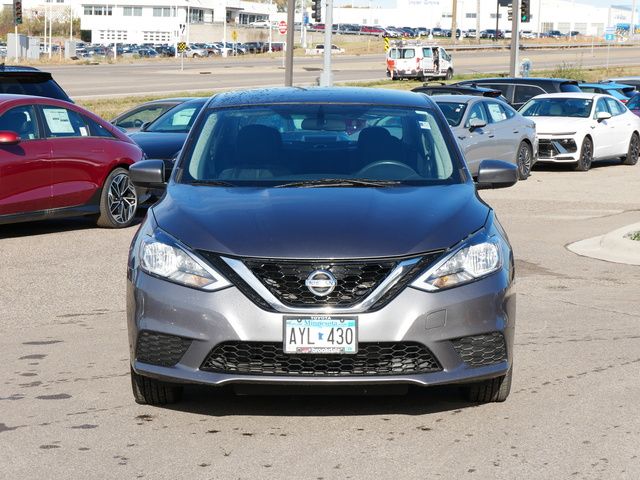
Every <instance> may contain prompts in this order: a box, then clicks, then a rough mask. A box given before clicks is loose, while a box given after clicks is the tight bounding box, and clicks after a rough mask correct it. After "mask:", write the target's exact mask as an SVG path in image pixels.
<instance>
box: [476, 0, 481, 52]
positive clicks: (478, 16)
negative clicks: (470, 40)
mask: <svg viewBox="0 0 640 480" xmlns="http://www.w3.org/2000/svg"><path fill="white" fill-rule="evenodd" d="M476 41H477V42H478V43H480V0H478V6H477V7H476Z"/></svg>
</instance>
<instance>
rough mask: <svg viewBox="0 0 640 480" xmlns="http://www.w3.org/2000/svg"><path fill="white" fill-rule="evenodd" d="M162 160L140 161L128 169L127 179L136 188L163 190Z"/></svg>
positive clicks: (164, 183) (164, 182) (163, 165)
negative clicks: (129, 179) (128, 178)
mask: <svg viewBox="0 0 640 480" xmlns="http://www.w3.org/2000/svg"><path fill="white" fill-rule="evenodd" d="M164 169H165V164H164V160H142V161H140V162H136V163H134V164H133V165H131V166H130V167H129V177H130V178H131V181H132V182H133V184H134V185H135V186H136V187H141V188H165V187H166V186H167V184H166V181H165V174H164Z"/></svg>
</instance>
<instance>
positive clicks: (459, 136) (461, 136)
mask: <svg viewBox="0 0 640 480" xmlns="http://www.w3.org/2000/svg"><path fill="white" fill-rule="evenodd" d="M458 138H459V139H460V140H464V139H465V138H467V137H466V136H464V135H458Z"/></svg>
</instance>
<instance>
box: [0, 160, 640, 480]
mask: <svg viewBox="0 0 640 480" xmlns="http://www.w3.org/2000/svg"><path fill="white" fill-rule="evenodd" d="M638 192H640V166H634V167H627V166H621V165H614V164H612V163H610V162H609V163H600V164H595V165H594V167H593V168H592V170H591V171H589V172H586V173H578V172H573V171H570V170H568V169H563V168H551V167H550V168H545V169H538V170H536V171H534V172H533V175H532V176H531V177H530V178H529V179H528V180H527V181H525V182H519V183H518V184H517V185H516V186H515V187H513V188H510V189H504V190H497V191H483V192H481V196H482V197H483V198H484V199H485V200H486V201H488V202H489V203H490V204H491V205H493V206H494V208H495V209H496V211H497V212H498V215H499V218H500V219H501V221H502V223H503V225H504V226H505V228H506V230H507V232H508V233H509V236H510V239H511V242H512V243H513V246H514V250H515V254H516V259H517V278H518V280H517V282H518V285H517V289H518V318H517V328H516V346H515V348H516V350H515V376H514V385H513V388H512V393H511V396H510V398H509V399H508V400H507V402H506V403H503V404H487V405H482V406H475V405H472V404H468V403H465V402H463V401H461V400H459V397H458V396H457V391H456V389H455V388H438V389H431V390H424V391H412V392H411V393H410V394H409V395H408V396H397V397H396V396H378V397H354V396H351V397H338V396H317V397H286V396H285V397H283V396H276V397H235V396H233V395H231V394H230V393H229V392H226V391H216V390H211V389H205V388H191V389H188V390H187V392H186V399H185V401H184V402H182V403H180V404H178V405H176V406H174V407H172V408H164V409H163V408H154V407H148V406H139V405H136V404H135V403H134V401H133V398H132V396H131V391H130V384H129V365H128V363H129V358H128V345H127V332H126V323H125V295H124V291H125V265H126V256H127V249H128V246H129V242H130V240H131V237H132V236H133V234H134V232H135V229H136V228H135V227H131V228H128V229H125V230H115V231H114V230H104V229H98V228H95V227H94V226H93V223H92V222H91V221H90V220H84V219H77V220H76V219H74V220H62V221H50V222H43V223H31V224H19V225H4V226H0V265H1V275H0V317H1V318H2V322H1V323H0V364H1V365H2V372H3V374H2V383H1V385H0V465H2V467H1V468H2V470H1V471H2V473H1V474H0V477H3V478H34V479H40V478H42V479H44V478H69V479H75V478H78V479H80V478H82V479H86V478H119V479H123V478H152V479H165V478H166V479H175V478H184V477H187V476H188V477H189V478H194V479H196V478H203V479H205V478H206V479H210V478H215V479H235V478H238V479H255V478H309V479H334V478H335V479H346V478H353V479H358V478H371V477H374V476H375V477H376V478H380V479H385V478H395V479H397V478H411V479H413V478H416V479H436V478H443V479H444V478H470V479H473V478H478V479H488V478H494V479H514V478H518V479H529V478H531V479H541V478H550V479H560V478H579V479H637V478H640V451H639V450H638V445H639V444H640V416H639V415H638V400H637V399H638V398H639V397H640V384H639V382H638V379H639V378H640V375H639V374H640V327H639V322H640V309H639V308H638V305H639V303H640V293H639V291H638V285H640V269H639V268H638V267H633V266H628V265H621V264H613V263H607V262H603V261H599V260H594V259H590V258H585V257H579V256H577V255H575V254H573V253H571V252H569V251H568V250H567V249H566V248H565V245H566V244H568V243H571V242H574V241H577V240H581V239H584V238H587V237H592V236H595V235H600V234H603V233H606V232H608V231H611V230H614V229H616V228H619V227H622V226H624V225H627V224H631V223H636V222H638V215H639V211H640V204H639V201H638Z"/></svg>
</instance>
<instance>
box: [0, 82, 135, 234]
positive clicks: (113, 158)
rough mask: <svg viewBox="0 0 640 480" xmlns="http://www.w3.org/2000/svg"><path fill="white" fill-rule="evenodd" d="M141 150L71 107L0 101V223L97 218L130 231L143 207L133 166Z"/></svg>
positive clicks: (14, 98) (46, 101)
mask: <svg viewBox="0 0 640 480" xmlns="http://www.w3.org/2000/svg"><path fill="white" fill-rule="evenodd" d="M141 159H142V151H141V150H140V148H138V147H137V146H136V145H135V144H134V143H133V142H132V141H131V140H130V139H129V138H128V137H127V136H126V135H125V134H124V133H122V132H121V131H119V130H118V129H117V128H115V127H114V126H112V125H110V124H109V123H108V122H106V121H104V120H102V119H101V118H99V117H97V116H96V115H94V114H93V113H91V112H89V111H88V110H85V109H84V108H81V107H78V106H77V105H74V104H72V103H69V102H65V101H62V100H56V99H52V98H44V97H31V96H23V95H4V94H2V95H0V224H3V223H14V222H22V221H31V220H41V219H46V218H59V217H65V216H78V215H98V220H97V222H98V225H99V226H102V227H109V228H121V227H127V226H129V225H131V223H132V222H133V221H134V219H135V214H136V209H137V206H138V197H137V194H136V189H135V187H134V186H133V184H132V183H131V181H130V179H129V170H128V169H129V167H130V166H131V165H132V164H133V163H134V162H136V161H138V160H141Z"/></svg>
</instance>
